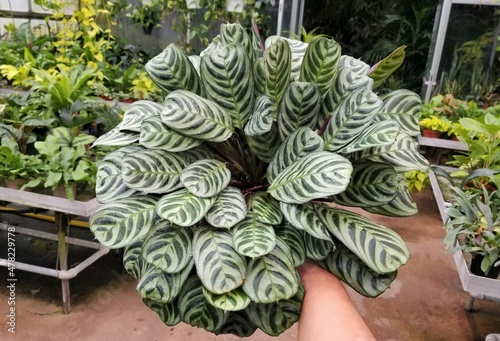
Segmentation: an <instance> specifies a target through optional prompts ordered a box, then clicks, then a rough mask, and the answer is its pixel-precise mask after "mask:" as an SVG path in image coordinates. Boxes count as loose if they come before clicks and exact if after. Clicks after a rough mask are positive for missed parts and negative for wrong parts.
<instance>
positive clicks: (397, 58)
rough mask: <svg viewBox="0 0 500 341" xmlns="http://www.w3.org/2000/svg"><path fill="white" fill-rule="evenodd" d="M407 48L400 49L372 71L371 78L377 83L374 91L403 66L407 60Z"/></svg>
mask: <svg viewBox="0 0 500 341" xmlns="http://www.w3.org/2000/svg"><path fill="white" fill-rule="evenodd" d="M405 48H406V46H405V45H402V46H400V47H398V48H397V49H395V50H394V51H392V52H391V54H390V55H388V56H387V57H385V58H384V59H382V60H381V61H380V62H378V63H377V64H375V65H374V66H373V67H372V68H371V69H370V78H372V79H373V80H374V81H375V82H374V84H373V88H374V89H376V88H378V87H379V86H381V85H382V83H384V81H385V80H386V79H387V78H388V77H389V76H390V75H392V74H393V72H394V71H396V70H397V69H398V68H399V67H400V66H401V64H403V61H404V60H405Z"/></svg>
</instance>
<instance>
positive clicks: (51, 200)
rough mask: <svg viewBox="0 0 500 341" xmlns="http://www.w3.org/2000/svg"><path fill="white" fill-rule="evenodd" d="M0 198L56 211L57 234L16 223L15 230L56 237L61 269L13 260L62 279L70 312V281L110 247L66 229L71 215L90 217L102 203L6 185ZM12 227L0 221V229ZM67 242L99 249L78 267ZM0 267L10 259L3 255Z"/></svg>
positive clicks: (0, 190) (19, 266) (27, 268)
mask: <svg viewBox="0 0 500 341" xmlns="http://www.w3.org/2000/svg"><path fill="white" fill-rule="evenodd" d="M0 200H1V201H6V202H10V203H16V204H21V205H25V206H30V207H36V208H43V209H47V210H51V211H53V212H54V216H55V226H56V230H57V234H55V233H47V232H42V231H37V230H34V229H31V228H25V227H17V226H16V232H15V233H20V234H24V235H29V236H35V237H38V238H43V239H49V240H57V256H58V259H59V269H51V268H46V267H43V266H38V265H33V264H27V263H22V262H14V263H13V264H14V266H15V268H16V269H19V270H23V271H28V272H32V273H38V274H41V275H46V276H52V277H56V278H59V279H60V280H61V291H62V301H63V309H64V312H65V313H66V314H68V313H69V312H70V311H71V299H70V289H69V280H70V279H72V278H74V277H76V276H77V275H78V274H79V273H80V272H81V271H82V270H84V269H85V268H87V267H88V266H90V265H91V264H93V263H94V262H95V261H97V260H98V259H99V258H101V257H102V256H104V255H106V254H107V253H108V252H109V249H108V248H106V247H103V246H102V245H100V244H99V243H96V242H91V241H88V240H82V239H78V238H71V237H68V236H67V231H68V230H69V223H70V220H71V219H70V216H71V215H76V216H82V217H88V216H90V215H91V214H92V213H93V212H94V211H95V210H96V209H97V208H98V207H99V203H98V202H97V200H96V199H92V200H90V201H87V202H83V201H76V200H68V199H64V198H57V197H53V196H50V195H43V194H38V193H31V192H26V191H20V190H15V189H10V188H3V187H1V188H0ZM10 226H12V225H8V224H0V230H7V228H8V227H10ZM67 244H73V245H79V246H83V247H86V248H91V249H96V250H97V251H96V252H95V253H93V254H92V255H91V256H89V257H88V258H86V259H85V260H84V261H82V262H81V263H79V264H78V265H77V266H75V267H72V268H69V267H68V245H67ZM10 264H12V263H10ZM0 266H5V267H8V266H9V262H8V260H7V259H4V258H0Z"/></svg>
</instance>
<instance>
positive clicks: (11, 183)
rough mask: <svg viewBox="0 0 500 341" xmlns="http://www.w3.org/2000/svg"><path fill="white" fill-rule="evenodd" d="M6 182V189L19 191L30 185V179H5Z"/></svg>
mask: <svg viewBox="0 0 500 341" xmlns="http://www.w3.org/2000/svg"><path fill="white" fill-rule="evenodd" d="M4 182H5V187H7V188H10V189H17V190H19V189H21V187H23V185H25V184H26V183H28V179H12V180H8V179H5V180H4ZM25 190H26V191H29V190H30V189H29V188H26V189H25Z"/></svg>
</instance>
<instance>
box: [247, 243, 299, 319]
mask: <svg viewBox="0 0 500 341" xmlns="http://www.w3.org/2000/svg"><path fill="white" fill-rule="evenodd" d="M243 289H244V290H245V292H246V293H247V295H248V296H249V297H250V298H251V299H252V301H253V302H257V303H273V302H277V301H280V300H286V299H289V298H290V297H292V296H293V295H295V293H296V292H297V290H298V289H299V283H298V281H297V276H296V275H295V268H294V267H293V259H292V253H291V251H290V248H289V247H288V245H286V243H285V242H284V241H283V240H281V239H279V238H278V239H276V246H275V247H274V249H273V250H272V251H271V252H270V253H269V254H267V255H264V256H262V257H258V258H254V259H252V260H250V262H249V263H248V266H247V278H246V280H245V282H244V283H243ZM254 322H255V321H254Z"/></svg>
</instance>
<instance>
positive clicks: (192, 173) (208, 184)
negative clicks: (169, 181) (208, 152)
mask: <svg viewBox="0 0 500 341" xmlns="http://www.w3.org/2000/svg"><path fill="white" fill-rule="evenodd" d="M230 180H231V172H230V171H229V169H227V167H226V164H225V163H223V162H220V161H217V160H214V159H211V160H200V161H196V162H194V163H192V164H190V165H189V166H187V167H186V168H184V170H183V171H182V174H181V182H182V184H183V185H184V187H186V189H187V190H188V191H189V192H190V193H192V194H194V195H196V196H197V197H200V198H210V197H213V196H216V195H217V194H219V193H220V192H221V191H222V190H223V189H224V188H226V186H227V185H228V184H229V181H230Z"/></svg>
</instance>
